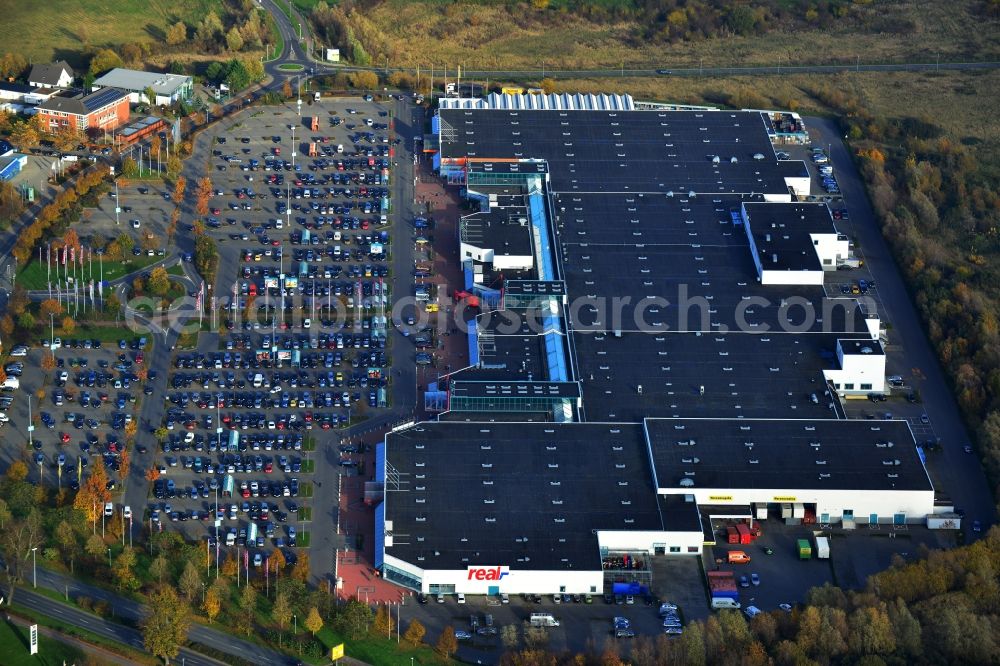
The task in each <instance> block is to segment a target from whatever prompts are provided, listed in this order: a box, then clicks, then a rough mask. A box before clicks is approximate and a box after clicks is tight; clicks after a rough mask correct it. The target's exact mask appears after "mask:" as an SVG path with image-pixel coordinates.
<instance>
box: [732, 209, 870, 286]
mask: <svg viewBox="0 0 1000 666" xmlns="http://www.w3.org/2000/svg"><path fill="white" fill-rule="evenodd" d="M741 217H742V219H743V224H744V225H745V226H746V230H747V238H748V239H749V242H750V251H751V253H752V255H753V261H754V266H756V268H757V276H758V279H759V280H760V282H761V284H764V285H782V284H783V285H817V286H821V285H822V284H823V281H824V277H825V273H826V271H832V270H836V269H837V266H838V265H839V264H841V263H843V262H844V261H845V260H848V259H850V258H851V243H850V240H849V239H848V237H847V236H845V235H844V234H841V233H840V232H838V231H837V227H836V226H835V224H834V221H833V217H832V216H831V214H830V209H829V207H828V206H827V205H826V204H825V203H744V204H743V205H742V210H741Z"/></svg>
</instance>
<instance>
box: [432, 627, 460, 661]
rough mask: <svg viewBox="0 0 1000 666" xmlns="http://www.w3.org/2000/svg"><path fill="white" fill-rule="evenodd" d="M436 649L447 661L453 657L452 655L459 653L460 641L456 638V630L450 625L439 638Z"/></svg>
mask: <svg viewBox="0 0 1000 666" xmlns="http://www.w3.org/2000/svg"><path fill="white" fill-rule="evenodd" d="M434 649H435V650H437V651H438V653H439V654H440V655H441V656H443V657H444V658H445V659H448V658H450V657H451V655H453V654H455V653H456V652H458V640H457V639H456V638H455V628H454V627H452V626H451V625H448V626H447V627H445V628H444V631H442V632H441V636H439V637H438V640H437V644H436V645H435V646H434Z"/></svg>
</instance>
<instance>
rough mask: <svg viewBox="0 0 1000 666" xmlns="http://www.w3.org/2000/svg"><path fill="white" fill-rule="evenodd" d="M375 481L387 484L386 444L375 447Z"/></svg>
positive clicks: (382, 443) (381, 443)
mask: <svg viewBox="0 0 1000 666" xmlns="http://www.w3.org/2000/svg"><path fill="white" fill-rule="evenodd" d="M375 480H376V481H377V482H378V483H385V442H384V441H383V442H379V443H378V444H376V445H375Z"/></svg>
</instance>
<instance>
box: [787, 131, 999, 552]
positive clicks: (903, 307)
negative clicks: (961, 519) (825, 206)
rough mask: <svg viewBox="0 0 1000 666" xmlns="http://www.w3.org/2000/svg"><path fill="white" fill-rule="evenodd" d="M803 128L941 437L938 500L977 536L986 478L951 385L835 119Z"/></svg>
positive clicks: (988, 521)
mask: <svg viewBox="0 0 1000 666" xmlns="http://www.w3.org/2000/svg"><path fill="white" fill-rule="evenodd" d="M806 126H807V127H808V128H809V130H810V134H811V135H812V138H813V145H815V146H822V147H824V148H826V147H830V149H831V153H830V159H831V160H833V165H834V170H835V173H836V174H837V182H838V183H839V184H840V189H841V192H843V194H844V199H845V201H846V202H847V206H848V210H849V211H850V214H851V221H852V223H853V226H854V233H855V234H856V235H857V238H858V241H859V243H860V245H861V249H862V251H863V252H864V256H865V266H866V267H867V268H868V269H869V270H870V271H871V273H872V277H874V278H875V280H876V284H877V285H878V292H879V296H880V297H881V302H882V307H883V308H884V310H885V312H883V313H881V316H882V319H883V321H889V322H891V323H892V328H891V329H890V331H889V336H888V337H889V344H890V345H892V346H893V347H895V346H897V345H898V346H900V347H901V348H902V355H903V357H904V358H905V360H906V364H907V366H909V367H907V368H905V369H904V370H903V371H902V372H901V374H903V375H905V376H907V379H911V374H912V382H911V383H912V385H913V388H915V389H916V390H917V391H918V392H919V393H920V396H921V397H922V398H923V401H924V405H923V407H924V409H925V411H926V412H927V414H928V416H929V417H930V419H931V422H932V423H933V424H934V431H935V435H937V436H938V437H940V438H941V443H942V447H943V449H944V451H943V453H941V454H938V455H935V456H933V457H931V458H930V460H929V466H930V467H931V468H932V469H933V471H934V473H935V477H936V481H937V482H938V485H939V486H940V487H939V488H937V492H938V495H939V496H945V497H950V498H951V499H952V501H954V503H955V506H956V507H958V508H962V509H965V511H966V526H965V527H966V530H965V531H966V535H967V536H968V538H969V539H970V540H971V538H972V537H973V536H975V535H974V534H973V533H972V531H971V529H970V528H969V525H970V524H971V521H973V520H980V521H982V523H983V533H985V532H986V531H987V530H988V529H989V526H990V525H992V524H993V523H994V522H995V521H996V513H995V505H994V503H993V497H992V495H991V493H990V488H989V485H988V484H987V483H986V476H985V474H984V472H983V468H982V465H981V464H980V461H979V459H978V458H977V457H976V456H974V455H969V454H967V453H965V452H964V451H963V448H962V447H963V446H964V445H965V444H966V443H967V442H969V441H971V440H970V437H969V433H968V431H967V430H966V429H965V425H964V423H963V422H962V418H961V416H960V414H959V411H958V405H957V403H956V402H955V397H954V395H953V394H952V391H951V387H950V386H949V384H948V381H947V379H946V378H945V375H944V372H943V370H942V369H941V366H940V364H939V363H938V360H937V356H936V355H935V354H934V350H933V349H932V348H931V345H930V342H929V341H928V339H927V336H926V335H925V334H924V328H923V325H922V323H921V321H920V318H919V316H918V314H917V311H916V308H915V307H914V305H913V302H912V300H911V299H910V294H909V292H908V291H907V289H906V284H905V283H904V282H903V277H902V274H901V273H900V271H899V269H897V267H896V265H895V261H894V260H893V257H892V253H891V252H890V250H889V246H888V244H887V243H886V240H885V238H884V237H883V236H882V233H881V231H880V227H879V224H878V222H877V221H876V219H875V213H874V212H873V211H872V207H871V204H870V203H869V201H868V196H867V194H866V191H865V186H864V183H862V182H861V179H860V177H859V175H858V171H857V170H856V169H855V167H854V164H853V161H852V160H851V156H850V154H849V153H848V149H847V147H846V146H845V145H844V143H843V141H842V140H841V138H840V132H839V130H838V128H837V124H836V121H835V120H829V119H825V118H807V119H806Z"/></svg>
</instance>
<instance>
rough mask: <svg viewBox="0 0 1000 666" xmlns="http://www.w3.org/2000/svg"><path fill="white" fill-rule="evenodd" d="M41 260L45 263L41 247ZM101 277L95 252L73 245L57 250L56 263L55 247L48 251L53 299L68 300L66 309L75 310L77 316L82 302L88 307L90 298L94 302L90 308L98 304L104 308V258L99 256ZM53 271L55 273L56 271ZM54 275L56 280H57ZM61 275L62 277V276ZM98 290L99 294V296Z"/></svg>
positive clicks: (50, 246) (47, 274) (49, 278)
mask: <svg viewBox="0 0 1000 666" xmlns="http://www.w3.org/2000/svg"><path fill="white" fill-rule="evenodd" d="M38 261H39V263H41V261H42V248H41V246H39V248H38ZM97 263H98V275H97V279H96V280H95V278H94V250H93V248H89V247H83V246H82V245H79V244H78V245H75V246H74V245H70V246H65V245H64V246H62V247H57V248H55V257H54V261H53V253H52V244H51V243H49V244H48V245H47V246H46V248H45V268H46V283H47V284H48V291H49V298H55V299H56V300H58V301H59V303H60V304H62V303H63V301H64V300H65V308H66V310H67V311H69V308H70V305H71V304H72V306H73V308H74V313H75V314H79V312H80V301H81V300H82V301H83V307H84V308H86V307H87V299H88V298H89V299H90V307H92V308H94V307H97V305H98V301H99V302H100V306H101V308H102V309H103V307H104V256H103V255H100V254H99V255H98V256H97ZM53 268H54V269H55V270H53ZM53 273H54V274H55V279H53ZM60 273H61V275H60ZM95 291H96V293H95Z"/></svg>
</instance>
